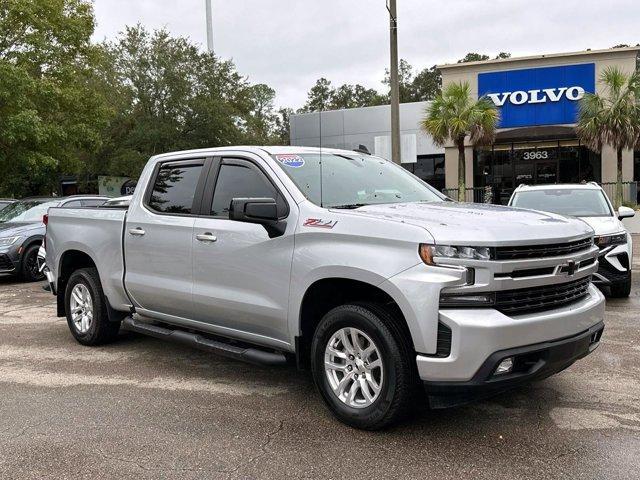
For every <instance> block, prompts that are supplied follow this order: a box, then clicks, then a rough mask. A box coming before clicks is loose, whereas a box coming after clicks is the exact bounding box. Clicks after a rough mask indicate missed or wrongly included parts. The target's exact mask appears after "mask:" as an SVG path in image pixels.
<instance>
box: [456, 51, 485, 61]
mask: <svg viewBox="0 0 640 480" xmlns="http://www.w3.org/2000/svg"><path fill="white" fill-rule="evenodd" d="M490 58H491V57H490V56H489V55H484V54H481V53H475V52H469V53H467V54H466V55H465V56H464V57H463V58H461V59H460V60H458V63H467V62H481V61H483V60H489V59H490Z"/></svg>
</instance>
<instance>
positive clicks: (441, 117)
mask: <svg viewBox="0 0 640 480" xmlns="http://www.w3.org/2000/svg"><path fill="white" fill-rule="evenodd" d="M499 118H500V115H499V113H498V110H497V109H496V107H495V105H494V104H493V103H492V102H491V101H490V100H488V99H487V98H486V97H481V98H480V99H478V100H476V99H474V98H472V96H471V90H470V87H469V84H468V83H467V82H464V83H451V84H449V85H447V87H446V88H445V89H444V91H443V92H442V93H441V94H440V95H438V96H437V97H436V99H435V100H434V101H433V103H432V104H431V105H430V106H429V107H428V109H427V112H426V118H425V119H424V120H423V122H422V128H423V129H424V130H425V132H427V133H428V134H429V135H431V137H432V138H433V141H434V143H435V144H436V145H438V146H442V147H443V146H445V144H446V143H447V142H449V141H451V142H453V143H454V144H455V146H456V147H457V148H458V200H459V201H460V202H464V200H465V191H466V180H465V155H464V142H465V138H466V137H467V136H469V139H470V141H471V143H472V144H473V145H486V144H490V143H493V140H494V138H495V134H496V128H497V125H498V120H499Z"/></svg>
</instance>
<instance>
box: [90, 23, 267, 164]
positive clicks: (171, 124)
mask: <svg viewBox="0 0 640 480" xmlns="http://www.w3.org/2000/svg"><path fill="white" fill-rule="evenodd" d="M103 48H104V50H105V51H106V54H105V58H106V60H105V65H103V67H102V69H101V73H102V78H101V82H102V85H103V88H106V89H107V90H108V91H110V92H112V95H113V97H116V98H114V100H113V101H112V104H111V107H112V111H113V116H112V120H111V122H110V123H109V125H108V127H107V128H106V129H105V132H104V137H105V141H104V146H103V148H102V149H101V151H100V152H99V154H98V155H97V156H96V157H95V159H94V162H93V165H91V166H89V167H88V168H90V169H91V171H92V172H93V173H94V174H95V173H108V174H112V175H126V176H133V177H135V176H137V175H138V174H139V173H140V170H141V169H142V167H143V166H144V164H145V163H146V161H147V159H148V158H149V157H150V156H151V155H154V154H158V153H162V152H167V151H171V150H181V149H189V148H200V147H215V146H221V145H231V144H238V143H247V142H248V140H250V139H253V138H254V136H257V137H259V138H260V139H261V140H262V139H263V137H264V130H265V129H267V128H268V126H267V125H268V124H269V123H270V118H269V117H270V115H271V113H270V109H271V108H272V105H271V103H272V101H273V91H272V90H271V89H269V87H267V86H251V85H250V84H249V83H248V82H247V81H246V79H244V78H243V77H242V76H241V75H240V74H239V73H238V72H237V71H236V69H235V66H234V65H233V63H232V62H229V61H221V60H220V59H218V58H217V57H215V56H213V55H210V54H208V53H203V52H201V51H200V50H199V48H198V46H197V45H195V44H194V43H191V42H190V41H189V40H187V39H185V38H181V37H171V36H170V35H169V33H168V32H167V31H166V30H157V31H155V32H149V31H148V30H146V29H145V28H143V27H142V26H140V25H137V26H135V27H128V28H127V29H126V30H125V32H124V33H123V34H122V35H121V36H120V37H119V38H118V39H117V40H116V41H115V42H113V43H107V44H105V45H103Z"/></svg>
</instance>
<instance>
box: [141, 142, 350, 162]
mask: <svg viewBox="0 0 640 480" xmlns="http://www.w3.org/2000/svg"><path fill="white" fill-rule="evenodd" d="M225 150H242V151H245V152H252V153H256V154H261V153H264V152H266V153H267V154H269V155H276V154H294V153H320V152H322V153H341V154H343V155H347V154H350V155H354V154H355V153H356V152H355V151H354V150H343V149H338V148H324V147H322V148H319V147H302V146H291V145H282V146H275V145H264V146H256V145H238V146H228V147H212V148H199V149H195V150H181V151H176V152H167V153H162V154H160V155H156V156H154V157H152V158H153V159H159V158H163V157H168V156H171V157H173V156H176V155H184V154H202V155H206V154H208V153H211V154H215V153H216V152H220V151H225Z"/></svg>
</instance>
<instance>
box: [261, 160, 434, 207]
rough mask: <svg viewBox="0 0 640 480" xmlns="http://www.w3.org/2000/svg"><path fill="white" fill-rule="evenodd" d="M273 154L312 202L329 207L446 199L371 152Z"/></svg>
mask: <svg viewBox="0 0 640 480" xmlns="http://www.w3.org/2000/svg"><path fill="white" fill-rule="evenodd" d="M273 158H274V159H275V160H276V162H277V163H278V164H279V165H280V167H281V168H282V169H283V170H284V171H285V173H286V174H287V175H288V176H289V177H290V178H291V180H293V182H294V183H295V184H296V186H297V187H298V188H299V189H300V191H301V192H302V193H303V194H304V195H305V196H306V197H307V198H308V199H309V200H310V201H311V202H313V203H315V204H316V205H320V206H323V207H326V208H358V207H361V206H364V205H373V204H379V203H407V202H442V201H444V200H445V197H444V195H441V194H439V193H438V192H437V191H436V190H435V189H433V188H432V187H430V186H429V185H427V184H426V183H424V182H423V181H422V180H420V179H418V178H417V177H415V176H413V175H412V174H411V173H409V172H407V171H406V170H405V169H403V168H402V167H399V166H398V165H395V164H393V163H391V162H389V161H387V160H384V159H382V158H379V157H374V156H371V155H360V154H358V153H354V154H344V155H343V154H336V153H323V154H322V156H321V155H320V154H319V153H300V154H286V155H273ZM321 159H322V169H321V168H320V167H321V164H320V161H321ZM321 170H322V182H321V181H320V174H321Z"/></svg>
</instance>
